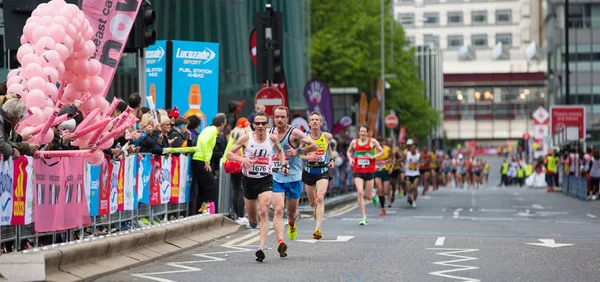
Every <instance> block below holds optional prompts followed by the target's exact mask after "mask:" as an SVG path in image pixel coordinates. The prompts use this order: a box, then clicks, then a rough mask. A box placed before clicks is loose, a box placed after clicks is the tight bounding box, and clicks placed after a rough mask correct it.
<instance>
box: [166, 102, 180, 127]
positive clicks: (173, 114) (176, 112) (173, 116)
mask: <svg viewBox="0 0 600 282" xmlns="http://www.w3.org/2000/svg"><path fill="white" fill-rule="evenodd" d="M180 117H181V115H180V114H179V109H178V108H177V106H175V107H173V109H172V110H171V111H169V119H170V120H171V125H174V124H175V119H176V118H180Z"/></svg>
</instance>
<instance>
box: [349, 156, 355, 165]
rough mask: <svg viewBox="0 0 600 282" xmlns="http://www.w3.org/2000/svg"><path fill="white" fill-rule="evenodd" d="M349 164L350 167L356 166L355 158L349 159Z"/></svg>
mask: <svg viewBox="0 0 600 282" xmlns="http://www.w3.org/2000/svg"><path fill="white" fill-rule="evenodd" d="M348 164H349V165H350V166H354V158H349V159H348Z"/></svg>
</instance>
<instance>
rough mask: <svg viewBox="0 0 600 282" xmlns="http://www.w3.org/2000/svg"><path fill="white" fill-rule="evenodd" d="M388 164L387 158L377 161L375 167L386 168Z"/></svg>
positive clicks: (378, 168)
mask: <svg viewBox="0 0 600 282" xmlns="http://www.w3.org/2000/svg"><path fill="white" fill-rule="evenodd" d="M386 164H387V162H386V161H385V160H383V161H377V162H375V167H376V168H377V170H385V169H386Z"/></svg>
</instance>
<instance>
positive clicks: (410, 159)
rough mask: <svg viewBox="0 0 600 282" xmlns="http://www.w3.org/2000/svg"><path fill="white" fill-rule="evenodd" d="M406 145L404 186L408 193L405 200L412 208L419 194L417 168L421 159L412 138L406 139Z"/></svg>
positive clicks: (415, 204)
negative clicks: (407, 149) (408, 148)
mask: <svg viewBox="0 0 600 282" xmlns="http://www.w3.org/2000/svg"><path fill="white" fill-rule="evenodd" d="M406 145H407V146H410V151H408V152H407V153H406V162H405V165H404V167H405V170H404V175H405V182H406V184H405V186H404V187H405V188H406V195H408V199H406V201H407V202H408V204H409V205H411V206H412V207H413V208H416V207H417V196H419V178H420V177H421V173H420V172H419V168H420V167H422V165H423V160H422V159H421V155H420V154H419V153H418V152H417V145H416V144H415V142H413V140H412V139H408V141H406Z"/></svg>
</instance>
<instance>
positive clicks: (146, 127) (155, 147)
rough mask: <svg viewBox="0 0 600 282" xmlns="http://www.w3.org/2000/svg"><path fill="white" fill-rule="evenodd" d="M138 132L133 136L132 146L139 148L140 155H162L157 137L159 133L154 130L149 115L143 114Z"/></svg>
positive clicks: (152, 121)
mask: <svg viewBox="0 0 600 282" xmlns="http://www.w3.org/2000/svg"><path fill="white" fill-rule="evenodd" d="M140 129H141V130H140V132H138V133H136V134H134V137H133V140H134V145H135V146H139V147H140V153H152V154H156V155H161V154H162V147H161V146H160V145H159V143H158V142H157V141H158V137H159V135H160V131H158V130H155V126H154V120H153V119H152V115H151V114H150V113H145V114H144V115H143V116H142V119H141V121H140Z"/></svg>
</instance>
